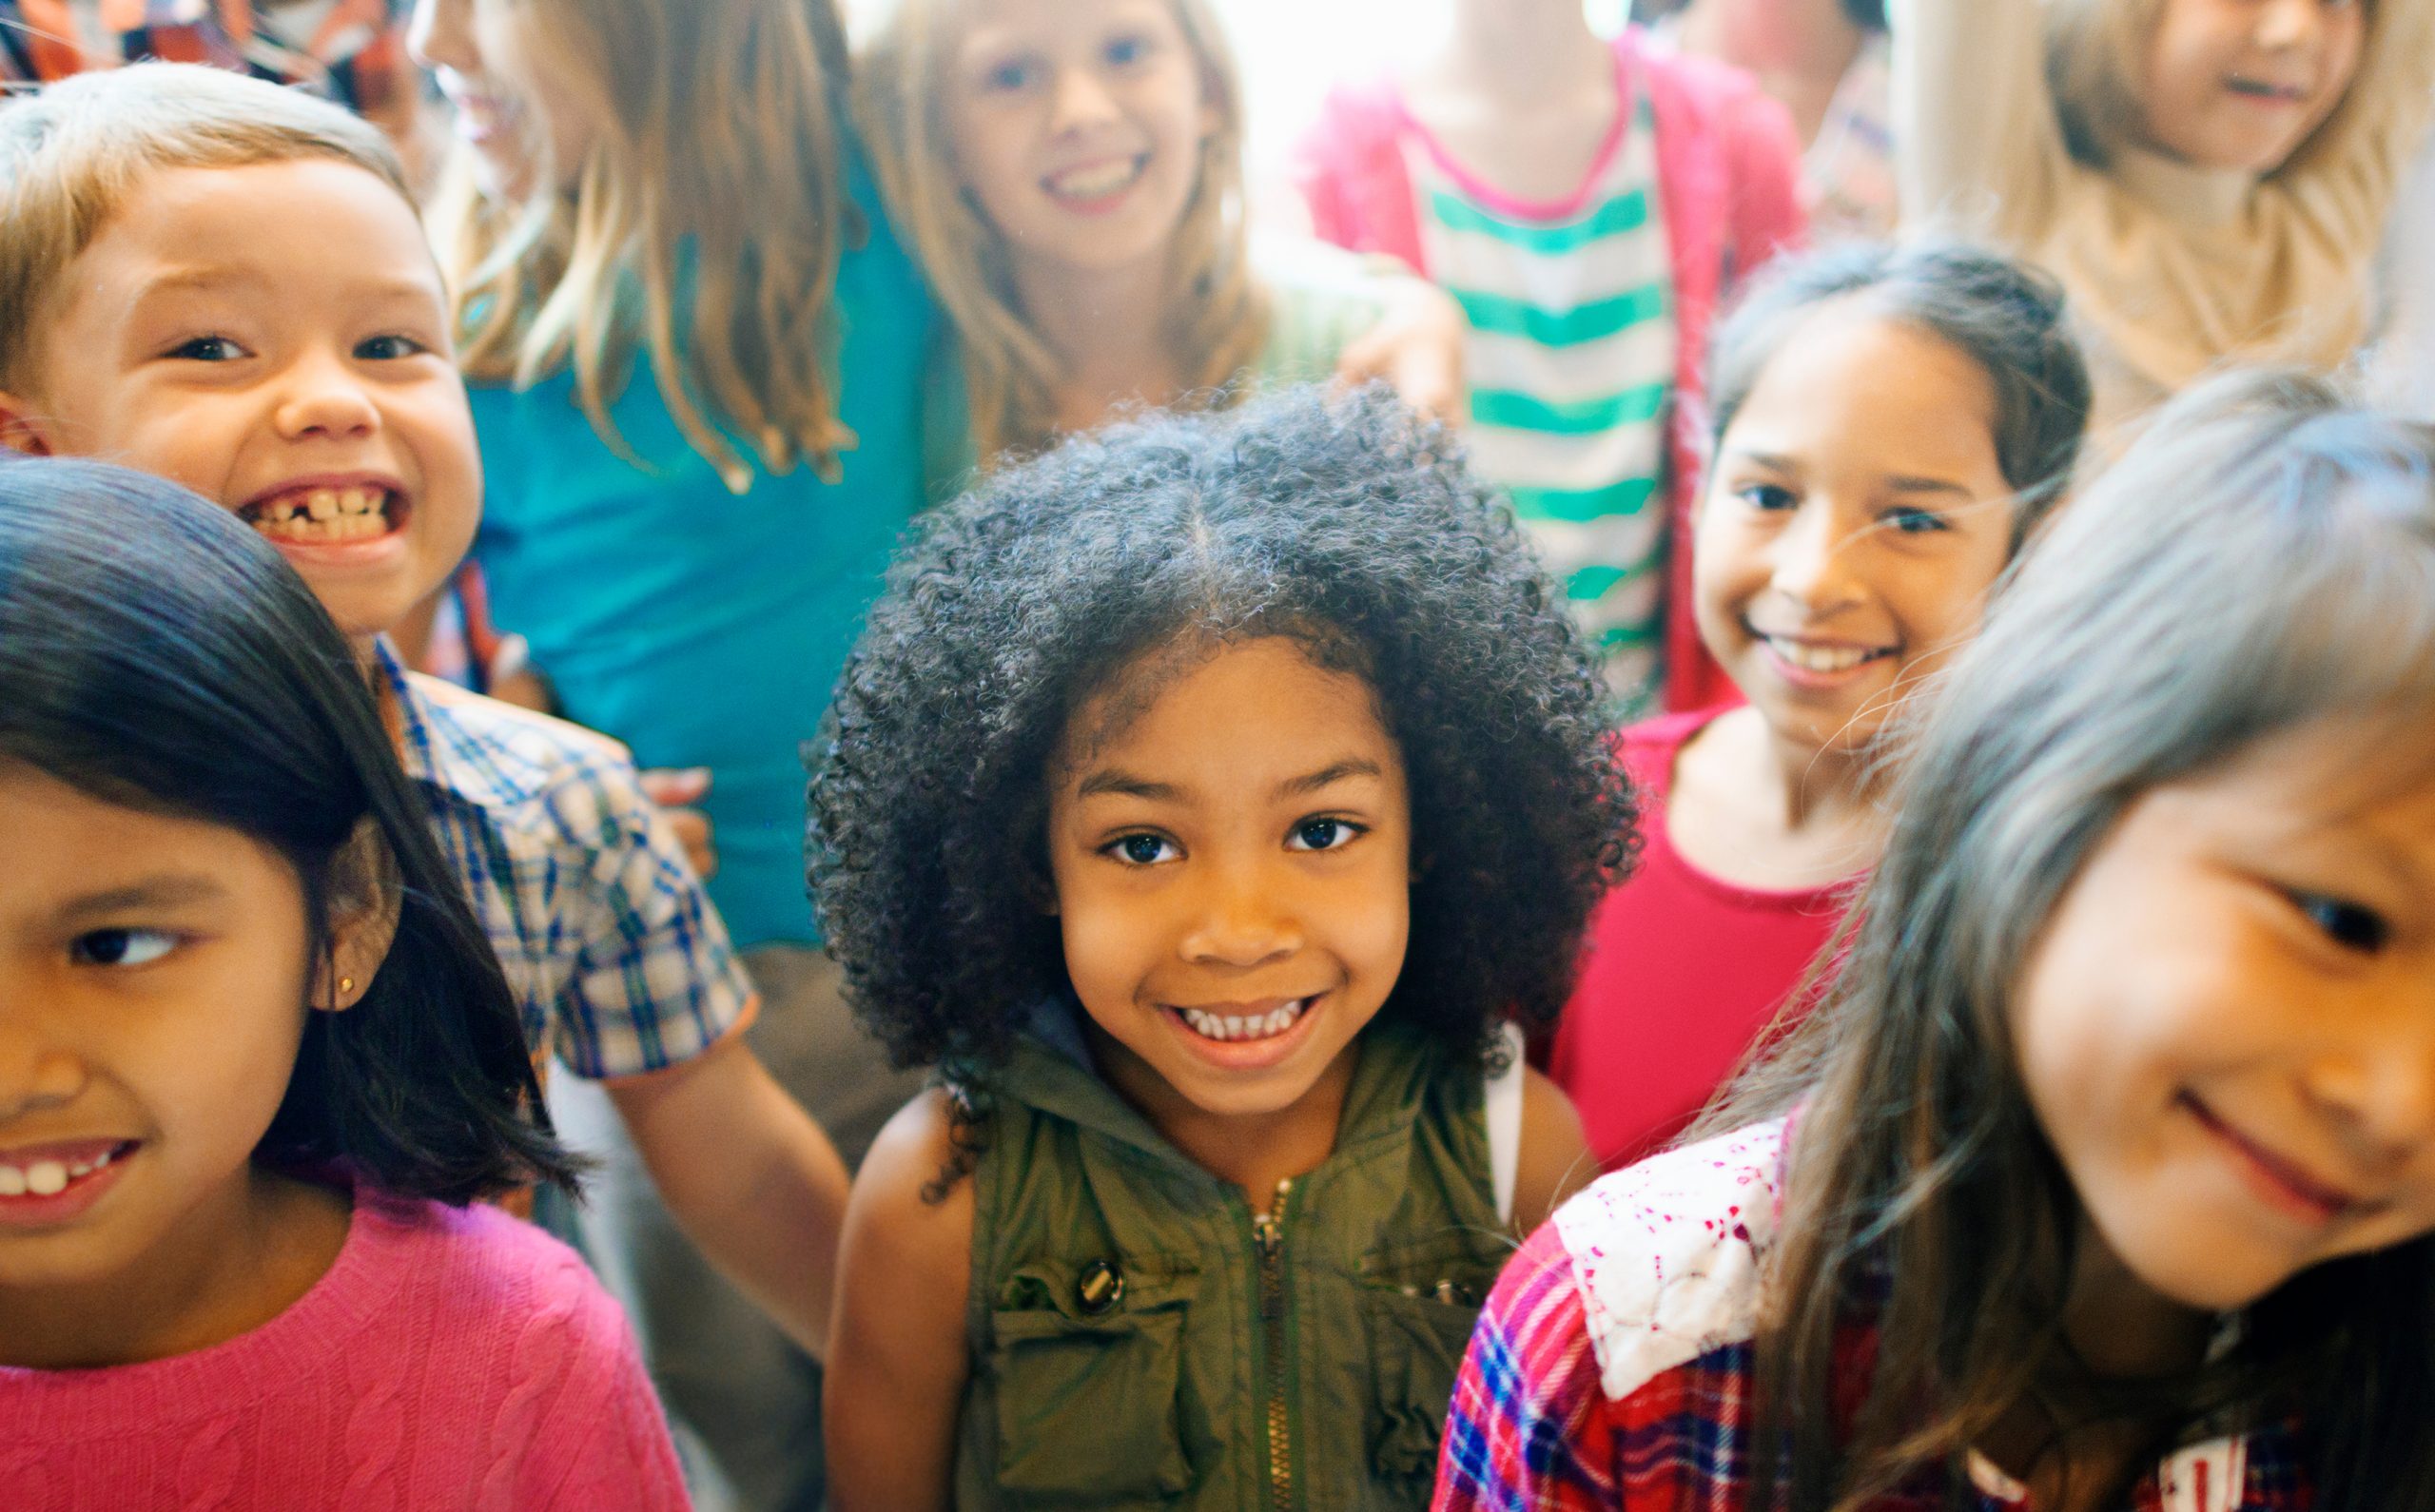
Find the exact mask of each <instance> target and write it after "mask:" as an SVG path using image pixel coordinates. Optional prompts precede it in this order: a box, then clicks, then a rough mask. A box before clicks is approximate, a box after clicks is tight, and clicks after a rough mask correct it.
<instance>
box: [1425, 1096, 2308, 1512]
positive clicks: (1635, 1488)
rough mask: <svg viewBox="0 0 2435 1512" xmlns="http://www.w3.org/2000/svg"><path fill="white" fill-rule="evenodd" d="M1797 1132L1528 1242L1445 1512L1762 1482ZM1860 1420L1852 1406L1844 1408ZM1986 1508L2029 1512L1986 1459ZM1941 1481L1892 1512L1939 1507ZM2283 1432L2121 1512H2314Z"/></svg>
mask: <svg viewBox="0 0 2435 1512" xmlns="http://www.w3.org/2000/svg"><path fill="white" fill-rule="evenodd" d="M1781 1168H1782V1125H1781V1124H1767V1125H1762V1126H1760V1127H1758V1128H1754V1129H1747V1130H1744V1131H1743V1132H1742V1133H1740V1134H1728V1135H1725V1136H1724V1137H1722V1138H1719V1139H1713V1140H1710V1141H1707V1142H1706V1143H1704V1144H1700V1145H1694V1146H1691V1147H1688V1148H1686V1149H1682V1150H1674V1151H1669V1152H1667V1153H1664V1154H1661V1155H1657V1156H1654V1157H1652V1158H1651V1159H1648V1160H1646V1161H1643V1162H1642V1163H1641V1164H1639V1165H1637V1166H1633V1167H1631V1168H1630V1169H1628V1170H1626V1171H1619V1172H1616V1173H1614V1174H1612V1175H1609V1176H1607V1177H1604V1178H1602V1179H1601V1180H1600V1181H1598V1182H1597V1183H1596V1184H1594V1185H1593V1186H1591V1187H1590V1188H1589V1189H1588V1191H1587V1192H1582V1193H1581V1194H1580V1195H1579V1196H1578V1197H1575V1198H1574V1199H1573V1200H1572V1201H1571V1202H1569V1203H1568V1204H1566V1205H1565V1207H1564V1209H1563V1210H1562V1211H1561V1212H1558V1213H1557V1214H1556V1216H1555V1217H1554V1218H1552V1219H1550V1220H1549V1222H1548V1223H1546V1224H1545V1225H1543V1226H1542V1227H1541V1228H1540V1229H1539V1231H1538V1232H1537V1233H1535V1234H1533V1235H1532V1236H1531V1238H1530V1242H1529V1244H1527V1245H1525V1246H1523V1248H1522V1250H1521V1251H1520V1252H1519V1253H1517V1254H1516V1255H1515V1256H1514V1257H1513V1259H1512V1261H1511V1262H1510V1264H1509V1265H1508V1266H1507V1267H1506V1270H1505V1273H1504V1275H1503V1276H1502V1277H1501V1278H1500V1279H1499V1280H1498V1282H1497V1285H1496V1289H1495V1291H1494V1292H1493V1293H1491V1294H1490V1297H1489V1301H1488V1306H1487V1308H1485V1309H1483V1310H1482V1312H1481V1313H1480V1320H1479V1324H1478V1327H1477V1328H1475V1329H1474V1331H1473V1332H1472V1334H1471V1349H1470V1351H1469V1352H1468V1353H1467V1354H1466V1355H1465V1356H1464V1360H1463V1370H1462V1375H1461V1377H1460V1378H1459V1379H1458V1380H1457V1382H1456V1383H1455V1386H1454V1402H1453V1410H1452V1414H1451V1417H1450V1418H1449V1420H1448V1422H1447V1425H1446V1437H1445V1442H1444V1446H1443V1449H1442V1452H1441V1454H1440V1457H1439V1461H1438V1470H1437V1496H1436V1501H1435V1502H1434V1508H1435V1512H1618V1509H1620V1512H1718V1509H1723V1508H1738V1507H1740V1506H1741V1505H1742V1496H1743V1481H1744V1477H1745V1476H1746V1475H1747V1474H1748V1471H1749V1445H1748V1442H1747V1440H1748V1437H1749V1434H1750V1431H1751V1422H1750V1417H1751V1412H1752V1409H1753V1405H1754V1403H1753V1400H1752V1388H1753V1386H1752V1384H1753V1376H1754V1373H1755V1364H1756V1361H1755V1354H1754V1351H1753V1350H1752V1348H1751V1343H1750V1341H1751V1337H1752V1335H1753V1333H1754V1332H1755V1331H1756V1329H1755V1326H1756V1323H1757V1319H1758V1302H1759V1278H1760V1270H1759V1265H1758V1255H1759V1253H1760V1252H1761V1250H1763V1248H1764V1247H1765V1245H1766V1244H1767V1243H1768V1241H1769V1240H1770V1238H1771V1237H1772V1234H1771V1230H1772V1228H1773V1226H1774V1219H1775V1208H1776V1201H1777V1180H1778V1176H1779V1173H1780V1171H1781ZM1875 1353H1876V1336H1875V1333H1874V1331H1873V1328H1872V1326H1871V1325H1870V1324H1869V1323H1868V1321H1867V1320H1865V1319H1855V1320H1853V1322H1852V1323H1851V1325H1850V1326H1849V1327H1847V1328H1844V1329H1843V1330H1841V1336H1840V1337H1839V1338H1838V1340H1837V1343H1836V1358H1837V1360H1838V1361H1839V1362H1846V1361H1847V1362H1849V1364H1848V1366H1847V1367H1845V1368H1844V1369H1843V1371H1842V1373H1843V1375H1844V1377H1845V1379H1844V1381H1843V1382H1842V1383H1841V1390H1842V1391H1849V1392H1850V1393H1852V1401H1853V1402H1854V1403H1857V1401H1858V1400H1859V1396H1860V1394H1861V1393H1862V1392H1864V1390H1865V1383H1866V1372H1867V1367H1868V1362H1869V1361H1870V1360H1871V1359H1872V1358H1874V1356H1875ZM1846 1405H1848V1404H1846ZM1970 1471H1971V1480H1972V1483H1973V1486H1974V1488H1975V1490H1976V1493H1977V1512H2031V1509H2032V1502H2031V1500H2030V1497H2029V1493H2028V1491H2027V1489H2026V1488H2025V1487H2023V1486H2021V1485H2019V1484H2018V1483H2015V1482H2013V1481H2011V1480H2010V1479H2009V1478H2008V1477H2006V1476H2004V1475H2003V1474H2002V1473H2001V1472H2000V1471H1998V1470H1997V1468H1996V1467H1995V1466H1994V1465H1993V1464H1988V1463H1987V1462H1985V1461H1984V1460H1983V1459H1979V1458H1977V1457H1974V1459H1973V1462H1972V1464H1971V1465H1970ZM1939 1482H1940V1478H1939V1477H1935V1476H1929V1477H1923V1478H1922V1480H1921V1483H1919V1485H1918V1486H1917V1487H1906V1488H1905V1489H1904V1490H1903V1491H1900V1492H1897V1493H1895V1494H1893V1495H1889V1496H1885V1497H1880V1498H1879V1499H1878V1500H1877V1501H1876V1502H1872V1503H1871V1505H1872V1507H1874V1508H1876V1509H1878V1512H1940V1509H1941V1508H1942V1507H1943V1506H1944V1505H1945V1501H1944V1495H1943V1488H1942V1485H1941V1484H1940V1483H1939ZM2307 1506H2308V1493H2307V1489H2306V1481H2305V1478H2304V1477H2303V1475H2302V1474H2301V1470H2300V1462H2299V1457H2298V1453H2297V1448H2296V1444H2295V1443H2294V1440H2293V1437H2292V1434H2291V1432H2290V1430H2289V1428H2288V1427H2287V1426H2282V1425H2277V1426H2275V1427H2273V1428H2270V1429H2268V1430H2265V1431H2260V1432H2257V1433H2253V1434H2250V1435H2248V1436H2246V1437H2239V1438H2226V1439H2217V1440H2214V1441H2211V1442H2210V1443H2207V1444H2197V1445H2194V1446H2192V1447H2191V1448H2188V1449H2184V1450H2182V1451H2181V1452H2179V1453H2177V1454H2175V1455H2173V1456H2172V1459H2170V1460H2168V1461H2167V1462H2166V1463H2165V1464H2162V1465H2160V1466H2159V1467H2157V1469H2156V1470H2155V1471H2154V1472H2153V1473H2151V1474H2149V1475H2147V1476H2145V1477H2143V1478H2142V1479H2141V1481H2140V1483H2139V1484H2138V1487H2137V1489H2136V1491H2135V1493H2134V1495H2133V1501H2132V1503H2131V1506H2130V1508H2127V1509H2126V1512H2302V1509H2304V1508H2305V1507H2307Z"/></svg>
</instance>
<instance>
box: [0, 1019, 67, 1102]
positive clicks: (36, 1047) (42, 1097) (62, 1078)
mask: <svg viewBox="0 0 2435 1512" xmlns="http://www.w3.org/2000/svg"><path fill="white" fill-rule="evenodd" d="M36 1020H37V1016H35V1015H33V1014H29V1013H23V1012H15V1011H12V1010H11V1009H10V1006H9V1004H8V1002H7V1001H6V1000H5V999H0V1126H5V1125H6V1124H7V1123H8V1121H9V1120H10V1119H11V1118H14V1117H16V1116H18V1115H21V1114H26V1113H30V1112H33V1111H34V1110H36V1109H40V1108H48V1107H56V1106H58V1105H60V1104H62V1103H66V1102H68V1101H71V1100H72V1099H73V1098H74V1097H75V1095H77V1093H79V1092H81V1091H83V1090H84V1085H85V1070H84V1063H83V1062H82V1061H81V1060H79V1059H78V1058H77V1057H76V1056H73V1055H71V1054H69V1053H68V1051H67V1050H65V1049H64V1048H63V1047H62V1046H61V1045H60V1043H59V1040H58V1037H57V1036H55V1035H53V1034H51V1033H49V1031H48V1030H47V1029H46V1028H44V1027H43V1026H42V1025H41V1024H40V1023H39V1022H38V1021H36Z"/></svg>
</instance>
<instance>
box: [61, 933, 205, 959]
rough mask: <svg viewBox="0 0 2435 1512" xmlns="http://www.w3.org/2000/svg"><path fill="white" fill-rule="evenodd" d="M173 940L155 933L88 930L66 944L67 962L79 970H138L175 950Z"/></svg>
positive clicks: (174, 938)
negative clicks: (93, 968) (137, 968)
mask: <svg viewBox="0 0 2435 1512" xmlns="http://www.w3.org/2000/svg"><path fill="white" fill-rule="evenodd" d="M177 943H178V941H177V937H176V936H174V935H169V934H166V933H164V932H162V931H161V930H158V929H88V930H87V931H85V933H83V934H81V935H78V936H77V937H76V938H75V939H74V940H71V941H70V942H69V943H68V959H69V960H74V961H75V962H76V963H77V964H78V965H82V966H142V965H145V964H147V963H148V962H151V961H155V960H160V959H161V958H162V957H164V956H166V955H167V954H168V953H169V952H170V951H171V950H173V949H175V948H177Z"/></svg>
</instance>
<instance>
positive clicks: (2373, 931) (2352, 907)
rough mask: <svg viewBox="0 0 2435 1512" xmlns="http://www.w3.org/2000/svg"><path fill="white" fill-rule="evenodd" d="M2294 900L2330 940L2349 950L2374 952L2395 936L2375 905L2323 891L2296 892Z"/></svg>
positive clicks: (2370, 954)
mask: <svg viewBox="0 0 2435 1512" xmlns="http://www.w3.org/2000/svg"><path fill="white" fill-rule="evenodd" d="M2291 902H2292V904H2293V905H2294V906H2295V907H2297V908H2298V909H2299V910H2300V912H2301V913H2303V914H2305V915H2307V916H2308V922H2310V923H2312V924H2314V925H2316V926H2317V928H2318V929H2319V930H2320V931H2321V932H2322V933H2323V934H2324V935H2325V937H2326V938H2327V939H2328V940H2332V941H2333V942H2334V943H2335V944H2337V945H2340V946H2341V947H2343V948H2344V949H2345V950H2355V951H2357V952H2359V953H2360V954H2361V955H2363V956H2372V955H2374V954H2375V953H2376V952H2378V951H2380V950H2382V949H2384V948H2385V945H2386V942H2387V941H2389V940H2391V939H2392V926H2391V925H2390V924H2387V923H2386V922H2385V920H2384V918H2383V916H2382V915H2380V914H2378V913H2377V912H2376V911H2375V910H2374V909H2372V908H2365V907H2362V906H2360V905H2359V904H2357V903H2354V902H2350V901H2347V900H2345V899H2340V898H2329V897H2327V896H2326V895H2324V894H2322V893H2294V894H2292V895H2291Z"/></svg>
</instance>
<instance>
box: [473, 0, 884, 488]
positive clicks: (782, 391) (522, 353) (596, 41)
mask: <svg viewBox="0 0 2435 1512" xmlns="http://www.w3.org/2000/svg"><path fill="white" fill-rule="evenodd" d="M522 9H523V11H524V15H525V24H526V25H528V26H530V27H531V28H533V29H534V30H535V33H536V42H537V43H538V44H539V45H538V46H537V47H536V49H535V50H536V55H538V56H544V57H547V58H548V59H549V60H550V64H551V67H552V68H553V69H554V70H555V74H556V78H557V82H558V83H559V85H560V87H562V88H564V89H565V90H566V91H567V92H568V94H570V95H571V96H573V97H574V98H575V100H576V101H577V102H578V104H579V107H580V108H581V109H582V110H583V112H584V114H585V115H586V117H587V118H588V119H591V120H594V121H597V122H599V123H601V126H600V129H599V132H598V135H597V137H596V139H595V141H594V143H593V145H592V146H591V148H590V149H589V150H588V151H587V152H586V154H585V157H584V161H582V162H581V163H575V164H544V165H542V166H541V168H540V170H539V171H537V172H536V173H535V174H534V176H533V177H534V184H533V187H532V188H531V189H530V190H529V191H528V192H527V194H526V195H525V197H524V201H523V203H521V204H516V203H510V202H507V201H503V200H499V199H495V198H492V197H490V196H488V195H486V194H485V193H484V192H483V191H482V190H481V188H480V187H479V186H478V185H477V184H476V183H475V181H474V175H473V173H472V170H471V166H470V164H469V163H468V162H467V161H466V158H465V150H464V149H462V148H460V149H459V152H458V158H457V161H455V162H454V163H453V164H452V165H451V166H450V170H449V173H448V175H447V181H446V183H445V184H443V186H442V189H441V191H440V198H439V203H438V205H437V206H436V207H435V209H434V213H433V219H434V221H435V223H437V225H438V242H439V245H440V249H441V261H442V262H443V263H444V264H445V266H446V268H447V270H448V272H449V275H450V280H451V282H452V285H453V286H454V288H455V290H456V296H457V309H458V322H459V335H460V339H461V345H460V349H459V352H458V359H459V361H460V363H461V365H462V366H463V368H464V370H465V373H466V376H467V377H469V378H480V379H488V380H491V381H503V382H510V383H514V384H516V385H518V386H523V385H527V384H531V383H534V382H536V381H537V380H539V379H540V378H545V377H548V376H549V375H551V374H554V373H556V372H560V371H563V370H569V369H571V370H572V371H573V373H574V376H575V395H576V397H577V399H578V401H579V402H580V403H581V404H582V406H583V411H584V414H585V415H586V416H587V417H590V419H591V421H592V425H593V429H594V430H595V431H597V432H598V433H599V434H600V436H601V438H602V439H603V440H605V441H607V442H608V443H609V444H610V445H611V446H613V447H614V448H617V449H618V450H619V451H620V452H621V453H623V452H624V451H625V447H624V444H623V442H622V440H621V439H620V438H619V436H617V434H616V430H615V428H614V425H613V424H612V423H611V421H610V418H609V406H610V405H611V404H612V403H613V402H614V400H615V398H616V397H617V394H618V393H619V391H620V390H621V389H622V388H623V387H624V385H625V383H626V381H627V379H628V378H630V377H631V376H632V373H633V364H634V360H635V358H636V357H637V355H641V356H644V357H647V358H648V359H649V360H650V363H651V367H652V373H653V378H654V379H655V381H656V382H657V384H658V387H659V393H660V397H662V398H663V399H665V400H666V401H667V404H668V408H669V411H670V412H671V413H672V415H673V416H674V417H675V419H676V423H677V426H678V428H679V429H680V430H681V431H682V433H683V434H684V436H685V438H686V440H687V441H689V442H690V443H691V444H692V447H693V450H695V451H696V452H698V453H700V454H701V455H702V456H703V457H705V458H706V459H708V460H709V461H710V462H711V464H712V465H713V466H715V467H716V468H718V470H719V473H720V475H721V476H722V477H723V478H725V479H726V481H727V485H728V487H729V488H730V489H731V490H733V491H735V492H736V493H739V494H740V493H743V492H744V491H745V490H746V489H748V488H750V485H751V479H752V473H753V466H754V464H756V463H757V464H758V465H759V466H760V467H761V468H764V469H766V470H768V471H769V472H771V473H786V472H789V471H791V470H792V469H793V468H795V467H797V466H801V465H807V464H808V465H810V466H814V467H818V468H821V469H823V470H824V471H827V470H829V469H832V468H833V466H834V464H835V460H836V456H837V454H838V453H840V452H842V451H844V450H847V448H849V447H851V446H852V444H853V436H852V434H851V433H850V432H849V431H848V430H847V428H846V426H845V424H844V423H843V422H842V421H841V420H840V419H839V418H838V416H837V379H836V376H835V374H834V372H833V367H834V361H835V335H836V333H835V329H834V320H833V319H832V312H831V309H830V305H831V301H832V299H833V296H834V294H835V291H836V281H837V260H838V257H839V255H840V253H841V252H842V251H843V250H844V248H845V246H846V245H847V242H849V241H850V240H852V239H853V238H855V237H856V236H858V235H859V234H860V227H859V224H858V223H856V221H855V219H854V216H853V211H852V207H851V205H850V204H849V202H848V200H847V195H846V190H845V187H844V177H843V164H842V159H843V154H844V151H845V143H844V140H843V138H844V122H843V114H844V112H843V97H844V93H845V90H846V88H847V53H846V41H845V30H844V28H843V26H842V25H841V23H840V22H839V20H838V16H837V12H836V9H835V6H834V4H833V0H522ZM629 455H631V454H629Z"/></svg>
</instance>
